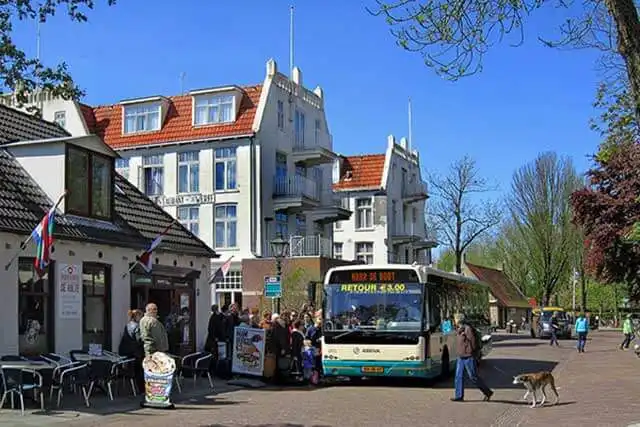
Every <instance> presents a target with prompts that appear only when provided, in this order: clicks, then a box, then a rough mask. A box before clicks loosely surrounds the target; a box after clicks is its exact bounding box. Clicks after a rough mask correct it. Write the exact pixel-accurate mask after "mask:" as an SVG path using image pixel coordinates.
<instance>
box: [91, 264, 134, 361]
mask: <svg viewBox="0 0 640 427" xmlns="http://www.w3.org/2000/svg"><path fill="white" fill-rule="evenodd" d="M110 273H111V271H110V268H109V266H107V265H103V264H93V263H84V264H83V266H82V288H83V289H82V290H83V292H82V297H83V316H82V332H83V333H82V345H83V347H84V348H88V347H89V344H100V345H101V346H102V348H103V349H105V350H111V320H110V317H109V313H110V311H111V306H110V298H109V296H110V293H111V292H110V290H111V274H110ZM123 316H126V313H124V314H123Z"/></svg>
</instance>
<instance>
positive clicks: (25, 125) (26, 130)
mask: <svg viewBox="0 0 640 427" xmlns="http://www.w3.org/2000/svg"><path fill="white" fill-rule="evenodd" d="M0 124H2V125H1V126H0V145H2V144H8V143H11V142H19V141H35V140H39V139H47V138H63V137H65V136H71V134H70V133H68V132H67V131H66V130H64V129H63V128H61V127H60V126H58V125H57V124H55V123H51V122H47V121H45V120H42V119H40V118H39V117H36V116H34V115H33V114H28V113H25V112H22V111H19V110H15V109H13V108H11V107H7V106H5V105H0Z"/></svg>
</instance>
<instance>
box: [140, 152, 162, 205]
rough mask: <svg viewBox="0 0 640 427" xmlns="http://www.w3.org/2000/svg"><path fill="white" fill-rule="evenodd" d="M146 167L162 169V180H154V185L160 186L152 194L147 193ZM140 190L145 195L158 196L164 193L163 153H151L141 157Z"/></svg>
mask: <svg viewBox="0 0 640 427" xmlns="http://www.w3.org/2000/svg"><path fill="white" fill-rule="evenodd" d="M146 169H162V182H156V185H157V186H158V187H159V188H160V192H158V193H154V194H147V171H146ZM140 178H142V179H141V181H142V188H141V190H142V192H143V193H144V194H145V195H146V196H159V195H162V194H164V178H165V176H164V155H163V154H153V155H151V156H143V157H142V176H141V177H140Z"/></svg>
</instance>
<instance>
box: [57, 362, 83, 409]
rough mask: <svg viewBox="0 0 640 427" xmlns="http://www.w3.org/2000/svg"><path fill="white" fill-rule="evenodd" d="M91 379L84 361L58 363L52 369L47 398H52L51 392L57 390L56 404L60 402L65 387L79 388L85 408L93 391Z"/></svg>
mask: <svg viewBox="0 0 640 427" xmlns="http://www.w3.org/2000/svg"><path fill="white" fill-rule="evenodd" d="M93 385H94V383H93V381H92V380H91V375H90V371H89V366H88V365H87V364H86V363H80V362H72V363H70V364H67V365H60V366H58V367H57V368H56V369H55V370H54V371H53V383H52V385H51V389H50V394H49V398H50V399H52V398H53V392H54V391H56V390H57V392H58V399H57V406H58V408H59V407H60V404H61V403H62V396H63V395H64V389H65V388H79V389H80V390H81V391H82V397H83V399H84V403H85V405H86V406H87V408H88V407H89V406H90V401H89V398H90V397H91V392H92V391H93Z"/></svg>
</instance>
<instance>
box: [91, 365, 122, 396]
mask: <svg viewBox="0 0 640 427" xmlns="http://www.w3.org/2000/svg"><path fill="white" fill-rule="evenodd" d="M86 363H87V365H88V366H89V376H90V378H91V381H92V382H93V384H94V386H98V387H100V388H101V389H102V390H103V391H105V392H106V394H107V396H108V397H109V400H113V389H112V386H113V381H114V380H115V379H116V378H115V377H114V376H113V372H114V371H113V367H114V362H112V361H109V360H103V359H92V360H90V361H88V362H86Z"/></svg>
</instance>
